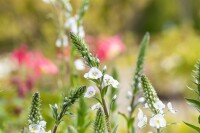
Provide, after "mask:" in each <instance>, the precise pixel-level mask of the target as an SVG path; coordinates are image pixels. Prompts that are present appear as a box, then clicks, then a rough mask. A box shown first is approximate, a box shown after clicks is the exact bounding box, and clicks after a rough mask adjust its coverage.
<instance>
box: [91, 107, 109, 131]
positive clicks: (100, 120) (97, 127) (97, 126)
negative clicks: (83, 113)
mask: <svg viewBox="0 0 200 133" xmlns="http://www.w3.org/2000/svg"><path fill="white" fill-rule="evenodd" d="M104 118H105V117H104V114H103V111H102V109H101V108H99V109H98V111H97V114H96V119H95V122H94V133H106V132H107V131H106V124H105V119H104Z"/></svg>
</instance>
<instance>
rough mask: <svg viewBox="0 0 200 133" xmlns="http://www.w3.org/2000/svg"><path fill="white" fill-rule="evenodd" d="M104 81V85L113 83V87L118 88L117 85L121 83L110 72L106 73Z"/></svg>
mask: <svg viewBox="0 0 200 133" xmlns="http://www.w3.org/2000/svg"><path fill="white" fill-rule="evenodd" d="M103 81H104V82H103V83H104V86H109V85H112V87H114V88H117V86H118V85H119V82H118V81H117V80H115V79H113V77H112V76H110V75H108V74H105V75H104V78H103Z"/></svg>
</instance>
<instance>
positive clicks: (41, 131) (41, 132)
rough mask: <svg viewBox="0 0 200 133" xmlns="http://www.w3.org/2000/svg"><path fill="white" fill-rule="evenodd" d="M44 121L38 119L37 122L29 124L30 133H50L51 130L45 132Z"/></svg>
mask: <svg viewBox="0 0 200 133" xmlns="http://www.w3.org/2000/svg"><path fill="white" fill-rule="evenodd" d="M45 127H46V121H40V122H39V123H38V124H30V125H29V130H30V132H31V133H51V131H48V132H46V131H45Z"/></svg>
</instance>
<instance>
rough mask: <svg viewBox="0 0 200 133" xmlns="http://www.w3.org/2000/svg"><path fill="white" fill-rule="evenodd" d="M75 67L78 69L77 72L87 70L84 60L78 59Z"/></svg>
mask: <svg viewBox="0 0 200 133" xmlns="http://www.w3.org/2000/svg"><path fill="white" fill-rule="evenodd" d="M74 65H75V67H76V69H77V70H84V69H85V65H84V62H83V60H81V59H77V60H75V61H74Z"/></svg>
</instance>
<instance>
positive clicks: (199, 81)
mask: <svg viewBox="0 0 200 133" xmlns="http://www.w3.org/2000/svg"><path fill="white" fill-rule="evenodd" d="M193 77H194V81H193V82H194V84H195V85H196V88H191V87H189V89H190V90H192V91H193V92H194V93H196V94H197V96H198V98H197V99H191V98H186V100H187V103H188V104H190V105H191V106H193V107H194V108H195V109H196V110H198V111H199V112H200V60H199V61H197V64H196V65H195V70H194V73H193ZM198 123H199V124H200V114H199V116H198ZM185 124H186V125H188V126H189V127H191V128H193V129H194V130H196V131H197V132H199V133H200V128H199V127H198V126H195V125H192V124H190V123H187V122H185Z"/></svg>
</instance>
